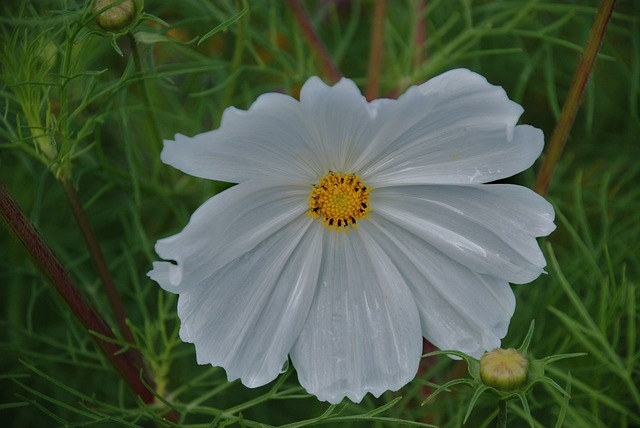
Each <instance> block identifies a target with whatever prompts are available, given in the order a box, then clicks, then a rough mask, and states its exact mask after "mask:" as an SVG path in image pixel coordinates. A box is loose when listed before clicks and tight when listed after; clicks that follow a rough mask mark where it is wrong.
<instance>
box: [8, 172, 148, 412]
mask: <svg viewBox="0 0 640 428" xmlns="http://www.w3.org/2000/svg"><path fill="white" fill-rule="evenodd" d="M0 213H1V214H2V217H3V218H4V220H5V221H6V222H7V225H8V226H9V228H10V229H11V230H12V231H13V232H14V233H15V235H16V236H17V237H18V239H19V240H20V241H21V242H22V244H23V245H24V247H25V248H26V249H27V251H28V252H29V255H30V256H31V258H32V260H33V262H34V263H35V264H36V266H37V267H38V268H39V269H40V270H41V271H42V273H43V274H44V275H45V276H46V277H47V279H48V280H49V282H51V284H52V285H53V286H54V288H55V289H56V291H57V292H58V294H59V295H60V297H62V299H63V300H64V301H65V302H66V303H67V305H68V306H69V309H71V312H73V314H74V315H75V316H76V317H77V319H78V320H79V321H80V323H82V325H83V326H84V327H85V328H86V329H87V331H88V332H89V333H90V336H91V337H92V338H93V340H94V341H95V343H96V345H97V346H98V348H99V349H100V351H102V353H103V354H104V355H105V357H107V359H108V360H109V361H110V362H111V364H112V365H113V366H114V368H115V369H116V371H117V372H118V373H119V374H120V376H121V377H122V379H124V381H125V382H126V383H127V385H129V387H130V388H131V390H132V391H133V392H134V394H136V395H138V396H139V397H140V398H141V399H142V400H143V401H144V402H145V403H152V402H153V400H154V397H153V394H152V393H151V391H149V389H148V388H146V387H145V386H144V384H143V383H142V381H141V378H140V372H139V370H138V368H137V367H136V365H135V363H134V360H135V359H134V358H133V357H132V355H131V351H130V350H127V351H125V352H122V349H121V347H120V346H118V345H116V344H115V343H111V341H106V340H103V339H101V338H99V337H97V336H96V334H97V335H100V336H103V337H105V338H108V339H110V340H113V341H115V337H114V336H113V333H112V332H111V329H110V328H109V326H108V325H107V323H106V321H105V320H104V319H103V318H102V317H101V316H100V314H99V313H98V312H97V311H96V310H95V309H94V308H93V306H92V305H91V303H89V301H88V300H87V299H86V298H85V296H84V295H83V294H82V292H81V291H80V290H79V289H78V287H77V286H76V285H75V284H74V282H73V280H72V279H71V276H70V275H69V273H68V272H67V271H66V270H65V268H64V267H63V266H62V264H61V263H60V261H58V259H57V258H56V256H55V255H54V254H53V252H52V251H51V249H50V248H49V247H48V246H47V244H46V243H45V242H44V240H43V239H42V237H41V236H40V234H39V233H38V231H37V230H36V229H35V228H34V227H33V225H32V224H31V222H30V221H29V220H28V219H27V217H26V216H25V215H24V213H23V212H22V210H20V207H19V206H18V204H17V203H16V202H15V201H14V200H13V198H12V197H11V195H10V194H9V192H8V191H7V189H6V187H5V186H4V184H3V183H2V182H0ZM91 332H94V333H96V334H91ZM145 382H146V383H147V384H149V385H153V384H152V383H151V380H150V379H145Z"/></svg>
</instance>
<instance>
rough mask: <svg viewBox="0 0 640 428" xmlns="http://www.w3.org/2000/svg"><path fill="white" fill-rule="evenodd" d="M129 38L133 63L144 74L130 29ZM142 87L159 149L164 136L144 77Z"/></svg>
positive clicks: (154, 141)
mask: <svg viewBox="0 0 640 428" xmlns="http://www.w3.org/2000/svg"><path fill="white" fill-rule="evenodd" d="M127 38H128V39H129V44H130V45H131V55H132V56H133V65H134V67H135V69H136V71H137V72H138V73H139V74H140V76H142V75H143V70H142V61H141V60H140V51H139V50H138V43H137V42H136V37H135V35H134V34H133V33H132V32H131V31H129V32H128V33H127ZM140 87H141V88H142V99H143V101H144V104H145V107H146V108H145V110H146V112H147V118H148V121H149V123H150V124H151V132H152V133H153V143H154V145H156V146H157V148H158V149H159V148H160V146H161V143H162V137H161V136H160V128H159V126H158V121H157V120H156V116H155V115H154V114H153V108H152V105H151V97H150V96H149V89H148V88H147V81H146V80H145V79H144V78H143V79H142V80H141V82H140Z"/></svg>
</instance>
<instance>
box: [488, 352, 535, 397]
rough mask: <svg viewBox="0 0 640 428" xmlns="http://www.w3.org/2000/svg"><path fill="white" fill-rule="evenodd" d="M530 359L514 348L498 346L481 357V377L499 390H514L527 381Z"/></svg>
mask: <svg viewBox="0 0 640 428" xmlns="http://www.w3.org/2000/svg"><path fill="white" fill-rule="evenodd" d="M528 369H529V360H528V359H527V357H526V356H524V355H523V354H521V353H520V352H518V351H516V350H515V349H513V348H509V349H501V348H496V349H494V350H493V351H491V352H487V353H485V354H484V355H483V356H482V358H480V378H481V379H482V382H484V384H485V385H487V386H492V387H494V388H495V389H497V390H499V391H513V390H515V389H518V388H519V387H521V386H522V385H524V384H525V382H526V381H527V371H528Z"/></svg>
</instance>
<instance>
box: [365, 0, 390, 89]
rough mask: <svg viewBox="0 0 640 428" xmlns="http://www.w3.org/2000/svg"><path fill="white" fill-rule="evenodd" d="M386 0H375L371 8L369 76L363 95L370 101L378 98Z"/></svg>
mask: <svg viewBox="0 0 640 428" xmlns="http://www.w3.org/2000/svg"><path fill="white" fill-rule="evenodd" d="M386 10H387V0H377V1H376V2H375V6H374V9H373V25H372V26H371V28H372V30H371V47H370V51H369V77H368V79H367V89H366V90H365V96H366V98H367V100H369V101H371V100H374V99H376V98H378V88H379V86H380V68H381V66H382V52H383V42H384V18H385V12H386Z"/></svg>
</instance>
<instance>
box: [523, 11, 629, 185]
mask: <svg viewBox="0 0 640 428" xmlns="http://www.w3.org/2000/svg"><path fill="white" fill-rule="evenodd" d="M615 4H616V0H602V2H601V3H600V8H599V9H598V12H597V14H596V17H595V20H594V22H593V26H592V27H591V31H590V33H589V38H588V39H587V45H586V46H585V48H584V52H583V53H582V58H581V59H580V63H579V64H578V68H577V70H576V73H575V75H574V76H573V81H572V82H571V87H570V88H569V93H568V94H567V99H566V100H565V103H564V105H563V106H562V112H561V113H560V118H559V119H558V123H557V124H556V127H555V129H554V130H553V134H552V135H551V139H550V140H549V144H548V145H547V151H546V152H545V157H544V161H543V162H542V166H541V167H540V171H539V172H538V180H537V181H536V185H535V191H536V192H538V193H539V194H541V195H545V194H546V193H547V190H548V189H549V183H550V182H551V178H552V176H553V172H554V170H555V167H556V165H557V164H558V161H559V160H560V156H561V155H562V151H563V150H564V146H565V144H566V143H567V139H568V138H569V133H570V132H571V128H572V127H573V121H574V120H575V118H576V113H577V112H578V108H579V107H580V101H581V100H582V95H583V94H584V90H585V87H586V86H587V82H588V81H589V76H590V75H591V70H592V69H593V64H594V62H595V60H596V57H597V56H598V51H599V50H600V46H601V45H602V40H603V39H604V33H605V31H606V30H607V25H608V24H609V21H610V19H611V14H612V13H613V8H614V6H615Z"/></svg>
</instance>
